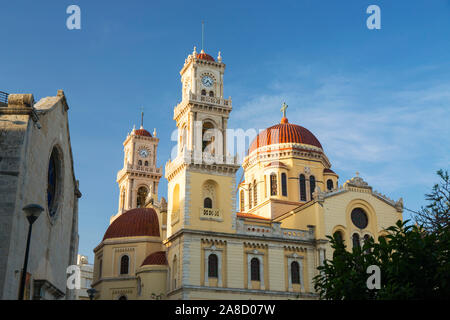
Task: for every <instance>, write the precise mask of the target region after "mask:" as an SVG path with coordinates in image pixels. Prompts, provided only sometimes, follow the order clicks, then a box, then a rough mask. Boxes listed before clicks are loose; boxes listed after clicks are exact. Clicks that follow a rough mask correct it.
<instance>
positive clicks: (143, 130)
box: [134, 127, 152, 137]
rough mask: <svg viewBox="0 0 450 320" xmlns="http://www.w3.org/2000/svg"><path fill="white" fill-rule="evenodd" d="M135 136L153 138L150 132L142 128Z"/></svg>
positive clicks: (135, 132) (136, 131)
mask: <svg viewBox="0 0 450 320" xmlns="http://www.w3.org/2000/svg"><path fill="white" fill-rule="evenodd" d="M134 134H135V135H137V136H144V137H151V136H152V135H151V134H150V132H148V131H147V130H145V129H143V128H142V127H141V129H138V130H135V131H134Z"/></svg>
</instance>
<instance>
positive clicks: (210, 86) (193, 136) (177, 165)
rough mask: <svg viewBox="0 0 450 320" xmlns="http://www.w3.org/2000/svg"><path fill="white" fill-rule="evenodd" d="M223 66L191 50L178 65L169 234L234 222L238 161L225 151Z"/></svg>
mask: <svg viewBox="0 0 450 320" xmlns="http://www.w3.org/2000/svg"><path fill="white" fill-rule="evenodd" d="M224 71H225V64H224V63H223V62H222V57H221V54H220V52H219V54H218V57H217V61H216V60H215V59H214V58H213V57H212V56H210V55H209V54H207V53H205V52H204V51H203V50H202V51H201V52H200V53H197V51H196V48H195V47H194V51H193V52H192V54H190V55H189V56H188V57H187V59H186V60H185V62H184V65H183V67H182V68H181V71H180V75H181V83H182V100H181V102H180V103H179V104H178V105H177V106H176V107H175V108H174V116H173V119H174V120H175V121H176V125H177V128H178V144H177V150H176V151H175V153H176V155H173V157H174V158H173V159H172V160H171V161H169V162H168V163H167V164H166V171H165V177H166V178H167V180H168V213H169V217H168V219H169V220H170V223H168V236H169V237H170V235H171V234H174V233H175V232H176V231H177V230H180V229H183V228H193V229H197V230H198V229H200V230H213V229H214V230H216V231H219V230H223V231H225V230H228V231H229V230H231V229H232V228H233V226H234V224H235V215H236V212H235V205H234V202H235V200H234V199H235V174H236V171H237V170H238V169H239V165H238V164H237V159H236V157H234V156H231V155H230V154H229V153H228V152H227V134H226V131H227V122H228V117H229V115H230V112H231V110H232V105H231V98H229V99H226V98H224V91H223V77H224Z"/></svg>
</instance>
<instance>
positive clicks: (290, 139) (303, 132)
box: [248, 118, 322, 154]
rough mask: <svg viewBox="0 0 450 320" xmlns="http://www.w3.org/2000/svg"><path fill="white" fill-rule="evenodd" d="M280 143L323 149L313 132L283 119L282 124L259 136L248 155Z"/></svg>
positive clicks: (268, 129)
mask: <svg viewBox="0 0 450 320" xmlns="http://www.w3.org/2000/svg"><path fill="white" fill-rule="evenodd" d="M278 143H302V144H308V145H312V146H315V147H318V148H320V149H322V145H321V144H320V142H319V140H317V138H316V137H315V136H314V134H312V133H311V131H309V130H308V129H306V128H304V127H302V126H298V125H296V124H291V123H289V122H288V120H287V119H286V118H283V119H282V123H280V124H276V125H274V126H272V127H269V128H267V129H266V130H264V131H262V132H261V133H260V134H258V136H257V137H256V138H255V140H253V142H252V143H251V145H250V148H249V151H248V153H249V154H250V153H251V152H253V151H254V150H256V149H257V148H260V147H264V146H268V145H271V144H278Z"/></svg>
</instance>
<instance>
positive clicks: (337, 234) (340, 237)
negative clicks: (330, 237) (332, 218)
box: [334, 231, 344, 243]
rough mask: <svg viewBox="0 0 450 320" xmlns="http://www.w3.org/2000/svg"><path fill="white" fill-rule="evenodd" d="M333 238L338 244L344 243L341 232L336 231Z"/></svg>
mask: <svg viewBox="0 0 450 320" xmlns="http://www.w3.org/2000/svg"><path fill="white" fill-rule="evenodd" d="M334 236H335V238H337V240H338V241H339V242H341V243H342V242H344V236H343V235H342V232H341V231H336V232H335V233H334Z"/></svg>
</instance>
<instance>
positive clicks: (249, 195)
mask: <svg viewBox="0 0 450 320" xmlns="http://www.w3.org/2000/svg"><path fill="white" fill-rule="evenodd" d="M252 204H253V202H252V184H251V183H250V184H249V185H248V208H249V209H251V208H252Z"/></svg>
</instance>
